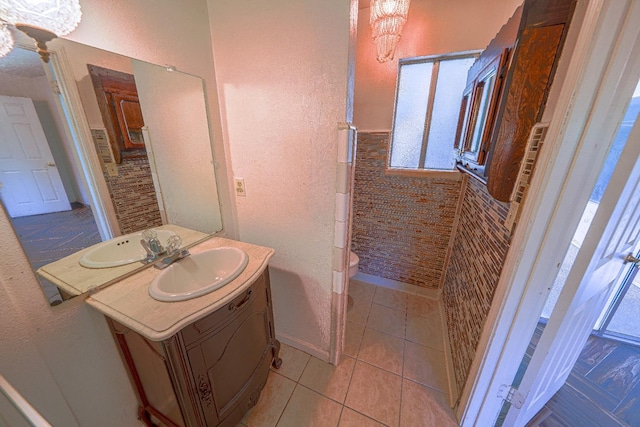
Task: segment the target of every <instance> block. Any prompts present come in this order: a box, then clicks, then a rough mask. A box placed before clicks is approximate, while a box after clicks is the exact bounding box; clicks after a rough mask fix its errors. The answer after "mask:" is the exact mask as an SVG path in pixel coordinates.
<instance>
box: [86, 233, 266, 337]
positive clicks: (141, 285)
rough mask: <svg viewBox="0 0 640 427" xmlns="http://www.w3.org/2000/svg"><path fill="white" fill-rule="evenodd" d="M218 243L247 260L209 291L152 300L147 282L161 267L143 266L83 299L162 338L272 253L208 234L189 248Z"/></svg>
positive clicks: (227, 294) (218, 300)
mask: <svg viewBox="0 0 640 427" xmlns="http://www.w3.org/2000/svg"><path fill="white" fill-rule="evenodd" d="M222 246H231V247H236V248H239V249H242V250H243V251H245V252H246V253H247V255H249V263H248V264H247V267H246V268H245V269H244V271H243V272H242V273H240V275H239V276H238V277H236V278H235V279H234V280H232V281H231V282H229V283H228V284H227V285H225V286H223V287H222V288H220V289H217V290H215V291H213V292H210V293H208V294H205V295H203V296H200V297H197V298H193V299H190V300H186V301H173V302H162V301H156V300H155V299H153V298H151V296H150V295H149V285H150V284H151V281H152V280H153V279H154V278H155V277H156V276H157V275H158V274H160V273H161V270H158V269H156V268H147V269H145V270H142V271H140V272H138V273H135V274H134V275H132V276H129V277H127V278H125V279H123V280H121V281H118V282H116V283H114V284H112V285H111V286H109V287H107V288H104V289H102V290H100V291H98V292H96V293H94V294H92V295H91V296H90V297H89V298H87V300H86V301H87V303H88V304H89V305H91V306H92V307H94V308H95V309H97V310H98V311H100V312H102V313H103V314H104V315H106V316H107V317H110V318H111V319H113V320H115V321H117V322H119V323H121V324H122V325H124V326H126V327H128V328H130V329H131V330H133V331H135V332H137V333H139V334H141V335H142V336H144V337H146V338H148V339H150V340H152V341H162V340H165V339H167V338H169V337H171V336H172V335H174V334H175V333H177V332H178V331H179V330H180V329H182V328H184V327H185V326H187V325H189V324H191V323H193V322H194V321H196V320H198V319H201V318H202V317H205V316H206V315H208V314H209V313H212V312H214V311H215V310H217V309H218V308H220V307H222V306H224V305H225V304H227V303H229V302H230V301H232V300H233V299H234V298H235V297H237V296H238V295H239V294H240V293H241V292H242V291H243V290H245V289H247V288H248V287H249V286H250V285H251V284H252V283H253V282H254V281H255V280H256V279H257V278H258V277H259V276H260V274H262V273H263V272H264V270H265V269H266V268H267V265H268V263H269V259H270V258H271V257H272V256H273V254H274V250H273V249H271V248H267V247H263V246H257V245H252V244H249V243H244V242H239V241H236V240H229V239H225V238H222V237H212V238H210V239H208V240H206V241H204V242H202V243H200V244H198V245H196V246H194V247H192V248H191V249H190V252H191V253H192V254H197V253H198V252H202V251H205V250H207V249H212V248H216V247H222ZM178 262H179V261H178Z"/></svg>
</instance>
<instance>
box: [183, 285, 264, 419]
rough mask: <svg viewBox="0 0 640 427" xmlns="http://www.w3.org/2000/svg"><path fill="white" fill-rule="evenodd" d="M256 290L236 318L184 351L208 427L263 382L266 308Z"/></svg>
mask: <svg viewBox="0 0 640 427" xmlns="http://www.w3.org/2000/svg"><path fill="white" fill-rule="evenodd" d="M258 289H259V290H261V292H253V293H252V297H251V300H250V301H249V302H247V303H246V305H245V307H243V308H244V309H243V310H242V312H241V313H240V314H239V315H238V316H237V318H235V319H233V321H231V322H229V323H228V324H227V325H226V326H225V327H224V328H222V329H219V330H217V332H215V333H212V334H210V335H209V337H208V338H206V339H204V340H202V341H201V342H200V344H199V345H197V346H195V347H193V348H192V349H190V350H189V351H188V358H189V362H190V364H191V366H192V370H193V378H194V381H195V384H196V387H197V388H198V391H199V394H200V401H201V404H202V409H203V413H204V416H205V419H206V420H207V423H208V424H209V425H216V423H217V422H219V421H218V420H220V421H223V420H224V419H225V418H226V417H227V416H229V414H231V413H232V412H233V411H234V409H236V407H237V406H238V405H241V404H243V402H244V400H245V398H246V397H247V393H246V392H247V390H248V389H251V388H255V387H256V386H257V385H259V388H261V386H262V385H264V381H265V380H266V375H267V374H268V370H269V364H270V363H271V357H272V352H271V343H270V342H269V337H270V333H269V311H268V310H269V308H268V306H267V300H266V292H265V291H264V286H259V288H258ZM258 289H256V290H258ZM263 377H264V378H263ZM249 394H251V393H249Z"/></svg>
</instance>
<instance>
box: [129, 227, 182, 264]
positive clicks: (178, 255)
mask: <svg viewBox="0 0 640 427" xmlns="http://www.w3.org/2000/svg"><path fill="white" fill-rule="evenodd" d="M142 237H143V238H142V240H140V244H141V245H142V247H143V248H144V249H145V251H147V258H146V259H145V260H144V261H143V262H144V263H145V264H151V263H153V265H154V267H156V268H159V269H163V268H166V267H168V266H169V265H171V264H173V263H174V262H176V261H178V260H179V259H182V258H184V257H186V256H189V250H188V249H180V245H181V244H182V238H180V236H178V235H173V236H171V237H169V238H168V239H167V246H166V247H164V246H162V243H160V240H158V235H157V233H156V232H155V230H145V231H143V232H142Z"/></svg>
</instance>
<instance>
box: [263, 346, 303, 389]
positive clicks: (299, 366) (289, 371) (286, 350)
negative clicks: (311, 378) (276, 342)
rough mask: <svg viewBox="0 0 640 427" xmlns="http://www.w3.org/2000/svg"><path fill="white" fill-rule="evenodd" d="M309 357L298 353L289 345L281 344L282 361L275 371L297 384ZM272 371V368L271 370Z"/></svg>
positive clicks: (301, 352)
mask: <svg viewBox="0 0 640 427" xmlns="http://www.w3.org/2000/svg"><path fill="white" fill-rule="evenodd" d="M310 357H311V356H310V355H308V354H307V353H305V352H304V351H300V350H298V349H297V348H293V347H291V346H289V345H286V344H282V345H281V347H280V358H281V359H282V366H281V367H280V369H277V370H276V372H278V373H279V374H280V375H284V376H285V377H287V378H289V379H292V380H294V381H295V382H298V380H299V379H300V376H301V375H302V371H304V367H305V366H307V362H308V361H309V358H310ZM271 369H273V368H271Z"/></svg>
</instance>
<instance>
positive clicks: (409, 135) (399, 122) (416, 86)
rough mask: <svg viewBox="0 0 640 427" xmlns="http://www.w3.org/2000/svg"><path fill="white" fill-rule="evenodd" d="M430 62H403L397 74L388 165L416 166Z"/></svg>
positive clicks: (428, 84)
mask: <svg viewBox="0 0 640 427" xmlns="http://www.w3.org/2000/svg"><path fill="white" fill-rule="evenodd" d="M432 72H433V63H432V62H428V63H418V64H406V65H403V66H401V67H400V71H399V74H398V93H397V95H396V98H397V104H396V112H395V118H394V123H393V144H392V148H391V163H390V164H391V167H394V168H406V169H416V168H418V166H419V163H420V152H421V150H422V141H423V139H424V120H425V117H426V116H427V102H425V101H426V100H427V99H428V98H429V90H430V88H431V73H432Z"/></svg>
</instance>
